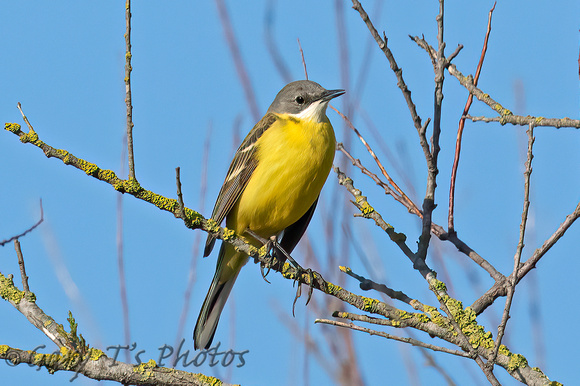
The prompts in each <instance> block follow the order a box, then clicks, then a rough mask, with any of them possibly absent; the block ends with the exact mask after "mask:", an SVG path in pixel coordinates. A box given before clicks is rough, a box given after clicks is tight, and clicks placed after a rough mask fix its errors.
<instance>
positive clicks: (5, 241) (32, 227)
mask: <svg viewBox="0 0 580 386" xmlns="http://www.w3.org/2000/svg"><path fill="white" fill-rule="evenodd" d="M19 105H20V104H19ZM26 121H28V120H26ZM43 221H44V209H42V198H41V199H40V219H39V220H38V221H37V222H36V223H35V224H34V225H32V226H31V227H30V228H28V229H26V230H25V231H24V232H22V233H20V234H17V235H16V236H12V237H10V238H9V239H5V240H2V241H0V247H3V246H4V245H6V244H8V243H9V242H11V241H14V240H18V239H19V238H21V237H23V236H26V235H27V234H28V233H30V232H32V231H33V230H34V229H36V227H37V226H39V225H40V224H42V222H43Z"/></svg>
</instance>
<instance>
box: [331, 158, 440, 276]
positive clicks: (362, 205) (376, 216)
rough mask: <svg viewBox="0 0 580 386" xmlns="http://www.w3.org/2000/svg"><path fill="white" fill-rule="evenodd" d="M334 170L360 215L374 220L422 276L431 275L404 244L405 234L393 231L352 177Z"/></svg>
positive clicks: (422, 262) (427, 268)
mask: <svg viewBox="0 0 580 386" xmlns="http://www.w3.org/2000/svg"><path fill="white" fill-rule="evenodd" d="M334 171H335V173H336V175H337V177H338V183H339V184H340V185H342V186H344V187H345V188H346V189H347V190H348V191H349V193H350V194H352V195H353V197H354V198H355V201H351V202H352V203H353V205H354V206H356V207H357V208H358V209H359V210H360V211H361V213H362V217H365V218H369V219H372V220H374V222H375V224H377V225H378V226H379V227H380V228H381V229H382V230H384V231H385V232H386V233H387V235H388V236H389V238H390V239H391V240H392V241H393V242H394V243H395V244H397V246H398V247H399V248H400V249H401V251H402V252H403V253H404V254H405V256H407V257H408V258H409V260H411V262H412V263H413V268H415V269H417V270H418V271H419V272H420V273H421V275H422V276H423V277H424V278H427V277H428V276H429V275H433V273H432V271H431V269H430V268H429V267H428V266H427V265H426V264H425V261H424V260H421V259H418V258H417V256H416V254H415V253H413V251H411V249H410V248H409V246H408V245H407V244H406V240H407V236H405V234H403V233H397V232H395V228H394V227H393V226H392V225H390V224H388V223H387V222H386V221H385V220H384V219H383V217H382V216H381V215H380V213H379V212H377V211H376V210H375V209H374V208H373V207H372V206H371V205H370V204H369V203H368V201H367V198H366V197H365V196H363V194H362V192H361V191H360V190H359V189H356V188H355V187H354V184H353V181H352V179H350V178H349V177H347V176H346V174H344V173H343V172H341V171H340V169H339V168H337V167H335V168H334Z"/></svg>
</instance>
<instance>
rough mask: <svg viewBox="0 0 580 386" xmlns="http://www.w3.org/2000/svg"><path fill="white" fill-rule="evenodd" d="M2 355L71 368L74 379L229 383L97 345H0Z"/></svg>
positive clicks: (154, 384) (154, 385)
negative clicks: (117, 355) (122, 358)
mask: <svg viewBox="0 0 580 386" xmlns="http://www.w3.org/2000/svg"><path fill="white" fill-rule="evenodd" d="M0 359H4V360H7V361H10V363H11V364H12V365H18V364H22V363H26V364H28V365H30V366H37V367H38V368H41V367H44V368H46V369H47V370H48V372H49V373H51V374H53V373H55V372H57V371H68V372H70V373H71V378H70V381H71V382H72V381H74V380H75V379H76V378H77V377H78V375H79V374H82V375H84V376H86V377H88V378H91V379H95V380H97V381H115V382H118V383H120V384H123V385H151V386H159V385H172V386H173V385H176V386H178V385H195V386H211V385H217V384H219V385H224V386H226V384H225V383H222V382H221V381H220V380H219V379H217V378H214V377H208V376H205V375H203V374H194V373H188V372H186V371H182V370H176V369H171V368H166V367H158V366H157V364H156V363H155V361H154V360H150V361H149V362H146V363H141V364H139V365H132V364H127V363H123V362H119V361H116V360H114V359H112V358H109V357H108V356H106V355H105V354H104V353H103V352H102V351H101V350H97V349H90V350H89V352H87V353H86V354H84V355H82V354H79V353H77V352H74V351H72V350H68V349H66V348H62V349H61V350H60V352H59V353H52V354H42V353H38V352H35V351H31V350H21V349H18V348H14V347H10V346H7V345H0Z"/></svg>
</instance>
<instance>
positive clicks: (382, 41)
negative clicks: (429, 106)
mask: <svg viewBox="0 0 580 386" xmlns="http://www.w3.org/2000/svg"><path fill="white" fill-rule="evenodd" d="M352 4H353V8H354V9H355V10H356V11H357V12H358V13H359V14H360V17H361V18H362V20H363V21H364V23H365V24H366V26H367V28H368V29H369V31H370V33H371V35H372V36H373V38H374V39H375V41H376V42H377V44H378V46H379V48H380V49H381V51H383V53H384V54H385V57H386V58H387V60H388V61H389V64H390V66H391V70H393V72H394V73H395V76H396V77H397V86H398V87H399V88H400V89H401V92H402V93H403V97H404V98H405V101H406V102H407V107H408V108H409V112H410V113H411V118H412V120H413V124H414V125H415V128H416V129H417V131H420V130H421V127H422V124H421V118H420V117H419V115H418V114H417V108H416V107H415V104H414V103H413V99H412V98H411V91H409V89H408V88H407V84H406V83H405V80H404V79H403V70H401V69H400V68H399V66H398V65H397V62H396V60H395V57H394V56H393V53H392V52H391V50H390V49H389V47H387V36H386V34H385V33H383V37H382V38H381V36H380V35H379V33H378V32H377V29H376V28H375V26H374V25H373V23H372V21H371V19H370V18H369V15H368V14H367V13H366V11H365V10H364V8H363V6H362V5H361V3H360V2H359V1H358V0H352Z"/></svg>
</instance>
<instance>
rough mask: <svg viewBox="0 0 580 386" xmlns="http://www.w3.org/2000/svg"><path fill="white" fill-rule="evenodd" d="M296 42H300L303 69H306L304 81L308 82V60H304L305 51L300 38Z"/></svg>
mask: <svg viewBox="0 0 580 386" xmlns="http://www.w3.org/2000/svg"><path fill="white" fill-rule="evenodd" d="M296 40H297V41H298V49H299V50H300V58H301V60H302V67H304V79H306V80H308V70H307V69H306V60H305V59H304V51H303V50H302V44H300V38H297V39H296Z"/></svg>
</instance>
